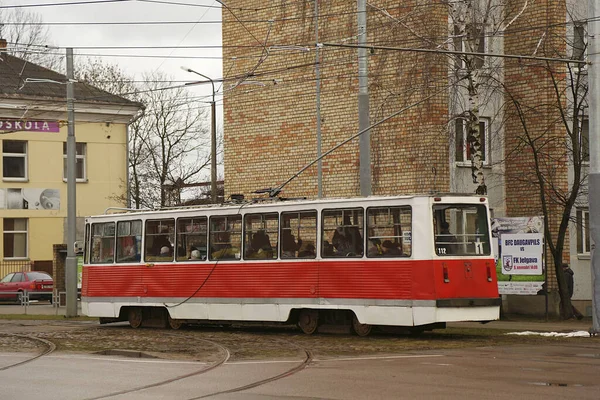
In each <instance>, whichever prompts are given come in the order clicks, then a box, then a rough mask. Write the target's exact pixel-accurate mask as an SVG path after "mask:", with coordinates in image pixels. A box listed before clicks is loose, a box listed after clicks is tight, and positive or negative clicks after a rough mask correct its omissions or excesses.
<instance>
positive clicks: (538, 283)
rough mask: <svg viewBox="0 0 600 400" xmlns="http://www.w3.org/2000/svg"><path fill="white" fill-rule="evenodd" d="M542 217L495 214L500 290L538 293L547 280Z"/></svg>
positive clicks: (495, 238) (501, 291)
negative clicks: (505, 216)
mask: <svg viewBox="0 0 600 400" xmlns="http://www.w3.org/2000/svg"><path fill="white" fill-rule="evenodd" d="M543 232H544V219H543V217H516V218H493V219H492V237H493V238H494V250H495V252H494V254H495V255H496V272H497V275H498V291H499V292H500V294H521V295H535V294H537V293H538V292H539V291H540V290H542V285H543V284H544V282H545V281H546V276H545V272H546V270H545V266H544V235H543Z"/></svg>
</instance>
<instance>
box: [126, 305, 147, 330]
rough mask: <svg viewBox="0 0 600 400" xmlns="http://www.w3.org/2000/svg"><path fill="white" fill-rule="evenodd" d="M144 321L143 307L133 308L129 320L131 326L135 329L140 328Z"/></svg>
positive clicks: (130, 310)
mask: <svg viewBox="0 0 600 400" xmlns="http://www.w3.org/2000/svg"><path fill="white" fill-rule="evenodd" d="M143 319H144V318H143V316H142V308H141V307H132V308H130V309H129V315H128V320H129V325H130V326H131V327H132V328H133V329H137V328H139V327H140V326H142V321H143Z"/></svg>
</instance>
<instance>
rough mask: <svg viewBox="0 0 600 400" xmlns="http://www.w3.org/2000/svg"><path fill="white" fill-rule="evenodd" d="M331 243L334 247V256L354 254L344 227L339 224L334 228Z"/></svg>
mask: <svg viewBox="0 0 600 400" xmlns="http://www.w3.org/2000/svg"><path fill="white" fill-rule="evenodd" d="M331 244H333V247H334V248H335V255H336V256H342V257H349V256H352V255H356V252H355V251H354V248H353V246H352V242H351V241H350V238H349V237H348V236H346V234H345V232H344V228H343V227H341V226H338V227H337V228H335V231H334V232H333V237H332V238H331Z"/></svg>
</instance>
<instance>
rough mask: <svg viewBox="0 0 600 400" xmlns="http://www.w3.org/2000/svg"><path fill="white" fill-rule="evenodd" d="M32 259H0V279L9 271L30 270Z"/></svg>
mask: <svg viewBox="0 0 600 400" xmlns="http://www.w3.org/2000/svg"><path fill="white" fill-rule="evenodd" d="M32 265H33V261H29V260H15V261H0V279H2V278H3V277H4V276H6V275H7V274H10V273H11V272H27V271H31V267H32Z"/></svg>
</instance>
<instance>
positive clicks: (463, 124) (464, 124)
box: [455, 118, 490, 165]
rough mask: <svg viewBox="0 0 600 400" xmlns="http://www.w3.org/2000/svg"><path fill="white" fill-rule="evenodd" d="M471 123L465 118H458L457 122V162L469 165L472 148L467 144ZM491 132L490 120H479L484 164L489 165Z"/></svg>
mask: <svg viewBox="0 0 600 400" xmlns="http://www.w3.org/2000/svg"><path fill="white" fill-rule="evenodd" d="M468 123H469V121H468V120H466V119H464V118H458V119H457V120H456V122H455V130H456V156H455V158H456V162H459V163H467V162H470V161H471V147H470V146H469V144H468V142H467V133H468ZM489 130H490V120H489V119H487V118H479V137H480V139H479V140H480V141H481V157H482V158H483V164H484V165H488V164H489V159H490V156H489V139H490V135H489Z"/></svg>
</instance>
